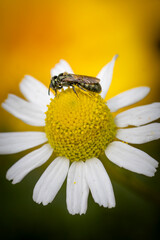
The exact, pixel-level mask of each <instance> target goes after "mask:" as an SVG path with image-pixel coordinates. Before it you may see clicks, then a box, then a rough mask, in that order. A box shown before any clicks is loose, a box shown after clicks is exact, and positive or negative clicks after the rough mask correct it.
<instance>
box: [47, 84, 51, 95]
mask: <svg viewBox="0 0 160 240" xmlns="http://www.w3.org/2000/svg"><path fill="white" fill-rule="evenodd" d="M50 88H51V83H50V84H49V88H48V95H50Z"/></svg>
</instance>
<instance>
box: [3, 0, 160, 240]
mask: <svg viewBox="0 0 160 240" xmlns="http://www.w3.org/2000/svg"><path fill="white" fill-rule="evenodd" d="M0 25H1V33H0V34H1V36H0V56H1V58H0V102H1V103H2V102H3V101H4V100H5V99H6V97H7V94H8V93H14V94H16V95H18V96H22V95H21V93H20V91H19V87H18V85H19V83H20V81H21V79H22V78H23V76H24V75H25V74H30V75H32V76H33V77H35V78H37V79H39V80H40V81H42V82H43V83H44V84H46V85H47V86H48V85H49V82H50V69H51V68H52V67H54V65H55V64H56V63H57V62H58V61H59V60H60V59H65V60H67V61H68V62H69V63H70V65H71V67H72V69H73V71H74V72H75V73H77V74H86V75H93V76H96V75H97V73H98V72H99V71H100V69H101V68H102V67H103V66H104V65H105V64H106V63H108V62H109V61H110V60H111V59H112V57H113V56H114V55H115V54H119V58H118V59H117V61H116V64H115V68H114V75H113V81H112V84H111V87H110V90H109V92H108V95H107V98H110V97H112V96H114V95H115V94H118V93H120V92H122V91H124V90H127V89H129V88H132V87H137V86H145V85H147V86H150V87H151V90H152V91H151V93H150V95H149V96H148V97H147V98H146V99H144V100H143V101H141V104H144V103H151V102H153V101H160V98H159V93H160V1H159V0H139V1H138V0H130V1H127V0H121V1H118V0H112V1H111V0H110V1H109V0H77V1H76V0H75V1H74V0H67V1H65V0H56V1H55V0H45V1H42V0H14V1H13V0H4V1H2V0H1V1H0ZM25 130H35V128H34V127H31V126H28V125H27V124H25V123H23V122H21V121H20V120H18V119H16V118H14V117H13V116H11V115H10V114H9V113H7V112H5V111H4V110H3V109H2V108H0V131H1V132H5V131H25ZM36 130H37V128H36ZM159 144H160V141H154V142H151V143H147V144H144V145H142V146H139V145H138V148H140V149H142V150H144V151H146V152H147V153H148V154H150V155H151V156H152V157H153V158H155V159H157V160H159V159H160V157H159V156H160V155H159ZM22 156H24V152H22V153H18V154H14V155H8V156H0V158H1V167H0V183H1V186H0V190H1V201H0V206H1V209H0V213H1V223H0V232H1V236H2V239H12V240H13V239H16V240H18V239H20V240H22V239H24V240H25V239H27V240H28V239H29V240H31V239H34V240H36V239H45V240H50V239H51V240H52V239H70V240H71V239H73V240H75V239H76V240H77V239H79V240H82V239H87V240H89V239H92V240H94V239H96V240H97V239H112V240H114V239H115V240H117V239H124V240H125V239H127V240H134V239H135V240H139V239H145V240H147V239H148V240H150V239H159V237H158V235H160V234H159V229H160V228H159V224H160V222H159V221H160V220H159V219H160V213H159V205H158V203H155V202H154V201H153V202H152V201H151V200H149V199H145V198H143V197H142V195H143V193H142V194H141V193H140V192H139V194H137V193H136V192H134V191H133V189H131V188H130V187H128V189H127V188H126V187H125V186H123V184H122V185H121V184H120V183H119V182H116V181H114V179H113V178H112V177H111V181H112V184H113V187H114V192H115V197H116V201H117V205H116V208H114V209H104V208H100V207H99V206H98V205H97V204H95V203H94V202H93V200H92V199H91V197H90V198H89V207H88V211H87V214H86V215H84V216H81V217H80V216H71V215H69V214H68V212H67V209H66V205H65V184H66V183H65V184H64V185H63V187H62V189H61V190H60V192H59V193H58V195H57V196H56V199H55V200H54V202H53V203H52V204H49V205H47V206H46V207H43V206H42V205H38V204H36V203H34V202H33V200H32V192H33V188H34V185H35V183H36V182H37V180H38V179H39V177H40V175H41V174H42V173H43V171H44V168H45V167H46V165H44V166H43V167H41V168H38V169H35V170H34V171H33V172H31V173H30V174H28V176H27V177H26V178H25V179H24V180H23V182H22V183H20V184H17V185H15V186H13V185H12V184H11V183H9V182H8V181H7V180H6V179H5V174H6V171H7V169H8V168H9V167H10V166H11V165H12V164H13V163H15V162H16V161H17V160H18V159H20V158H21V157H22ZM113 170H114V171H116V166H114V168H113ZM119 171H120V175H121V176H122V177H123V176H125V174H126V173H127V174H128V176H131V178H130V177H129V178H128V185H129V184H130V183H131V184H132V185H133V184H134V182H131V179H132V177H133V179H139V180H140V182H141V183H142V184H143V183H144V185H145V187H146V189H148V188H149V189H152V187H153V190H154V189H156V190H157V191H158V193H159V190H160V185H159V177H160V170H158V172H157V173H156V176H155V177H154V178H152V179H150V178H147V177H145V176H141V175H138V174H135V173H131V172H128V171H127V170H123V169H120V170H119ZM109 175H110V173H109ZM138 187H139V186H138ZM158 193H157V192H156V197H158ZM152 197H153V196H152V193H151V194H150V195H149V198H150V199H151V198H152ZM3 235H4V237H3Z"/></svg>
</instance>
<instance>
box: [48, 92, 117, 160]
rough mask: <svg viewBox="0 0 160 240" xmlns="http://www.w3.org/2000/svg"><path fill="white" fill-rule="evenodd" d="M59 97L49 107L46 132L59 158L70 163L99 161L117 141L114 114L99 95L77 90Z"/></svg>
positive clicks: (62, 93)
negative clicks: (96, 159) (93, 158)
mask: <svg viewBox="0 0 160 240" xmlns="http://www.w3.org/2000/svg"><path fill="white" fill-rule="evenodd" d="M76 92H77V94H78V97H77V95H76V94H75V93H74V92H73V90H72V89H70V88H68V89H67V90H65V91H62V92H61V93H59V94H58V95H57V96H56V97H55V98H54V99H51V103H50V105H49V106H48V111H47V112H46V120H45V121H46V126H45V132H46V135H47V137H48V141H49V143H50V145H51V146H52V147H53V149H54V151H55V152H56V154H57V155H58V156H65V157H67V158H68V159H70V161H79V160H82V161H85V160H87V159H89V158H92V157H99V155H100V154H101V153H103V152H104V150H105V149H106V147H107V145H108V144H109V143H110V142H112V141H113V140H114V139H115V135H116V126H115V124H114V121H113V117H112V114H111V112H110V110H109V109H108V107H107V105H106V104H105V102H104V100H103V99H102V98H101V96H100V95H98V94H92V95H89V94H87V93H85V92H83V91H81V90H79V89H78V88H76Z"/></svg>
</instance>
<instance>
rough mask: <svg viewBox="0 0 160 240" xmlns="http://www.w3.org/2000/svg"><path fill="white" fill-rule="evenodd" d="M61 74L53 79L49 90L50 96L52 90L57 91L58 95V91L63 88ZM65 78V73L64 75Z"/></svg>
mask: <svg viewBox="0 0 160 240" xmlns="http://www.w3.org/2000/svg"><path fill="white" fill-rule="evenodd" d="M60 76H61V74H59V75H58V76H53V77H52V78H51V82H50V85H49V89H48V94H49V95H50V89H53V90H54V91H55V93H57V89H61V88H62V87H63V86H62V84H61V80H62V79H61V78H60ZM62 76H63V73H62Z"/></svg>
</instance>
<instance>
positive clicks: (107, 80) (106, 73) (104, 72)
mask: <svg viewBox="0 0 160 240" xmlns="http://www.w3.org/2000/svg"><path fill="white" fill-rule="evenodd" d="M117 57H118V55H115V56H114V57H113V58H112V60H111V61H110V62H109V63H108V64H107V65H105V66H104V67H103V68H102V69H101V71H100V72H99V73H98V75H97V78H99V79H100V80H101V81H100V84H101V86H102V92H101V94H100V95H101V96H102V98H105V96H106V94H107V92H108V89H109V87H110V84H111V81H112V75H113V68H114V64H115V60H116V59H117Z"/></svg>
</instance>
